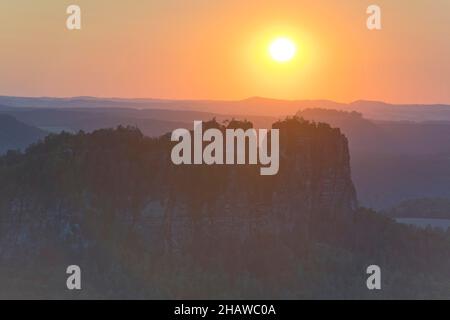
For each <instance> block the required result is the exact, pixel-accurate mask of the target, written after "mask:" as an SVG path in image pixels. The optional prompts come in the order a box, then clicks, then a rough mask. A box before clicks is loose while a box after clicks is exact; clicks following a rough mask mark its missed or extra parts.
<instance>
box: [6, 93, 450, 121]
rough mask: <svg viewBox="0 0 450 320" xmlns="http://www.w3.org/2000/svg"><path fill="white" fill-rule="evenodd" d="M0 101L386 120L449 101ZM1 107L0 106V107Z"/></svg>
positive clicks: (438, 109)
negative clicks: (323, 112) (344, 114)
mask: <svg viewBox="0 0 450 320" xmlns="http://www.w3.org/2000/svg"><path fill="white" fill-rule="evenodd" d="M0 105H5V106H10V107H21V108H23V107H38V108H73V107H77V108H81V107H85V108H135V109H163V110H185V111H188V110H191V111H192V110H195V111H202V112H212V113H218V114H226V115H249V116H270V117H284V116H286V115H292V114H295V113H296V112H297V111H298V110H304V109H308V108H323V109H336V110H344V111H357V112H360V113H361V114H362V115H363V116H364V117H365V118H368V119H374V120H389V121H403V120H406V121H450V105H445V104H434V105H427V104H422V105H419V104H417V105H415V104H411V105H396V104H389V103H384V102H379V101H365V100H358V101H354V102H352V103H339V102H334V101H329V100H277V99H268V98H261V97H252V98H248V99H244V100H237V101H220V100H218V101H214V100H164V99H119V98H95V97H73V98H28V97H8V96H0ZM0 110H1V109H0Z"/></svg>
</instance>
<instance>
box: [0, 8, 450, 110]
mask: <svg viewBox="0 0 450 320" xmlns="http://www.w3.org/2000/svg"><path fill="white" fill-rule="evenodd" d="M73 3H74V1H66V0H59V1H54V0H40V1H35V0H2V1H1V2H0V23H1V28H0V43H1V46H0V94H2V95H20V96H79V95H89V96H103V97H105V96H115V97H154V98H173V99H227V100H228V99H242V98H246V97H250V96H264V97H271V98H282V99H331V100H336V101H341V102H348V101H353V100H357V99H372V100H384V101H388V102H394V103H438V102H441V103H450V90H448V88H449V84H450V19H449V13H450V1H448V0H433V1H427V0H396V1H386V0H377V1H364V0H347V1H335V0H317V1H302V0H265V1H241V0H239V1H238V0H226V1H225V0H217V1H210V0H192V1H184V0H183V1H182V0H165V1H161V0H158V1H152V0H149V1H141V0H129V1H110V0H96V1H92V0H77V1H76V3H77V4H78V5H79V6H80V7H81V10H82V30H80V31H68V30H67V29H66V28H65V20H66V17H67V15H66V12H65V11H66V8H67V6H68V5H70V4H73ZM373 3H377V4H378V5H379V6H380V7H381V9H382V30H380V31H369V30H368V29H367V28H366V19H367V16H368V15H367V14H366V9H367V6H368V5H370V4H373ZM277 40H278V42H277Z"/></svg>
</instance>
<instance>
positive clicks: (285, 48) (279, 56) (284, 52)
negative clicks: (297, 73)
mask: <svg viewBox="0 0 450 320" xmlns="http://www.w3.org/2000/svg"><path fill="white" fill-rule="evenodd" d="M296 52H297V47H296V46H295V43H294V42H293V41H292V40H290V39H289V38H277V39H275V40H274V41H272V43H271V44H270V46H269V53H270V56H271V57H272V59H273V60H275V61H277V62H288V61H290V60H292V59H293V58H294V57H295V53H296Z"/></svg>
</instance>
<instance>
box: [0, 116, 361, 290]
mask: <svg viewBox="0 0 450 320" xmlns="http://www.w3.org/2000/svg"><path fill="white" fill-rule="evenodd" d="M214 125H218V124H217V123H215V124H214ZM273 127H274V128H278V129H280V171H279V173H278V174H277V175H276V176H261V175H260V174H259V167H256V166H250V165H240V166H223V165H214V166H204V165H197V166H174V165H173V164H172V163H171V161H170V150H171V146H172V143H171V142H170V141H169V137H168V136H163V137H161V138H159V139H150V138H145V137H143V136H142V134H141V133H140V132H139V131H138V130H136V129H132V128H120V127H119V128H118V129H116V130H100V131H96V132H94V133H92V134H84V133H79V134H77V135H69V134H60V135H51V136H49V137H47V138H46V140H45V142H44V143H42V144H38V145H36V146H34V147H32V148H30V149H29V150H28V151H27V153H26V154H22V155H18V154H11V155H8V156H5V157H3V158H0V180H1V181H2V184H1V186H0V217H1V225H0V261H1V265H2V266H4V267H2V269H0V279H1V280H2V282H3V280H4V281H6V282H4V283H9V284H10V286H11V290H13V291H12V292H14V294H15V295H16V296H19V297H23V296H27V294H26V293H25V292H28V294H29V295H30V296H31V297H45V296H52V297H53V296H57V297H58V296H60V295H61V294H64V293H61V289H57V288H60V287H61V286H63V285H64V283H65V282H61V281H63V280H62V278H63V277H64V276H65V274H64V273H63V274H60V273H61V270H62V269H64V268H65V265H66V264H67V265H68V264H79V265H82V266H83V267H84V268H85V269H87V270H90V272H91V276H88V279H89V282H88V283H89V284H88V288H87V289H86V290H85V291H84V292H85V293H84V294H85V295H86V296H85V297H105V296H108V294H110V293H111V290H113V291H114V293H115V295H112V296H114V297H118V296H121V294H123V297H179V296H180V295H181V293H179V292H183V294H184V296H185V297H191V298H192V297H197V294H199V292H203V291H202V290H203V289H204V288H202V289H198V290H196V289H190V290H192V291H189V290H187V289H186V288H183V289H180V290H178V291H177V290H175V289H173V290H174V292H175V293H174V292H169V293H168V292H161V291H157V290H163V289H161V288H165V286H163V285H161V284H160V285H159V286H157V285H155V283H154V281H157V280H155V278H153V277H154V276H155V275H157V277H163V274H162V273H164V272H169V271H167V270H172V271H173V268H174V265H177V262H174V261H178V262H179V261H182V263H183V264H184V263H187V262H186V261H190V260H191V259H194V260H195V261H197V262H198V261H200V262H199V263H201V262H202V261H203V262H204V264H201V266H202V268H204V270H207V271H205V272H206V273H208V272H209V273H211V274H213V273H214V272H215V270H216V269H217V270H219V269H220V270H222V271H223V270H225V271H223V272H222V273H221V274H223V273H225V274H230V273H231V274H233V272H232V270H235V269H233V268H238V266H240V267H239V268H240V269H239V270H243V269H245V270H248V266H243V265H242V264H243V263H250V262H249V261H248V260H246V259H245V258H244V257H245V256H249V255H250V254H251V252H252V250H253V249H252V248H261V247H264V246H266V245H268V246H271V244H272V243H273V242H274V241H279V242H283V243H285V244H286V245H287V246H288V247H289V248H290V249H289V250H291V251H295V252H297V251H298V252H300V251H301V248H302V247H304V245H305V244H307V243H309V242H311V241H313V240H314V241H316V240H321V239H324V238H326V237H327V235H329V234H332V233H333V230H334V228H335V227H336V226H337V225H339V224H341V223H345V222H346V221H349V220H351V219H352V217H353V215H354V214H355V210H356V207H357V200H356V193H355V189H354V186H353V183H352V181H351V175H350V165H349V151H348V144H347V139H346V138H345V137H344V136H343V135H342V134H341V133H340V131H339V130H338V129H332V128H330V127H329V126H327V125H322V124H318V125H316V124H313V123H309V122H305V121H303V120H300V119H297V118H294V119H289V120H285V121H282V122H278V123H275V124H274V125H273ZM220 252H233V254H231V255H225V254H219V253H220ZM285 256H288V255H282V256H280V259H285ZM174 257H178V258H174ZM180 257H183V258H182V260H176V259H181V258H180ZM211 257H215V258H211ZM225 257H226V258H225ZM166 259H168V260H166ZM174 259H175V260H174ZM227 259H228V260H227ZM229 260H234V261H229ZM162 261H164V263H163V262H162ZM245 261H246V262H245ZM280 263H281V264H283V263H287V262H286V261H285V262H283V260H279V261H278V262H277V264H280ZM161 265H164V267H162V266H161ZM268 266H270V268H272V264H270V263H268ZM246 268H247V269H246ZM49 270H52V271H49ZM161 270H162V271H161ZM236 270H237V269H236ZM236 270H235V272H237V271H236ZM36 272H40V273H39V274H40V275H41V276H42V275H43V274H44V275H47V276H48V277H49V278H48V279H47V278H44V280H46V281H47V282H45V284H41V285H42V287H38V288H36V286H31V289H30V287H29V286H28V287H27V285H25V284H23V283H22V282H25V283H28V282H26V281H27V279H30V278H33V277H34V276H35V273H36ZM49 272H50V273H51V272H56V273H57V274H60V275H59V277H53V276H49V275H48V274H49ZM173 272H175V273H176V271H173ZM274 272H275V271H274ZM149 273H151V274H152V276H150V275H149ZM33 274H34V276H33ZM88 274H89V273H88ZM166 276H168V277H173V276H174V275H173V274H169V273H168V274H166ZM192 276H193V275H192V274H191V273H188V274H187V275H186V277H192ZM108 277H113V278H114V279H116V280H115V281H117V283H120V289H117V287H114V286H113V285H112V284H111V283H107V284H105V283H104V282H103V281H107V280H105V279H106V278H108ZM11 279H13V280H11ZM49 279H51V280H49ZM143 279H146V280H145V281H144V280H143ZM158 279H159V278H158ZM41 280H42V279H41ZM44 280H42V281H44ZM134 281H137V283H135V282H134ZM142 281H144V282H146V281H147V282H148V283H153V285H152V287H153V289H152V290H150V289H148V288H147V287H145V286H144V287H145V288H144V289H143V284H142ZM152 281H153V282H152ZM205 281H206V280H205ZM49 282H50V284H49ZM17 283H21V285H23V286H25V287H26V289H22V290H19V289H17V288H21V287H20V286H18V285H17ZM177 283H178V282H177ZM25 287H24V288H25ZM155 287H157V288H159V289H155ZM44 288H48V289H44ZM112 288H114V289H112ZM185 289H186V290H185ZM14 290H16V291H14ZM155 290H156V291H155ZM230 290H231V289H230ZM163 291H164V290H163ZM14 294H13V295H14Z"/></svg>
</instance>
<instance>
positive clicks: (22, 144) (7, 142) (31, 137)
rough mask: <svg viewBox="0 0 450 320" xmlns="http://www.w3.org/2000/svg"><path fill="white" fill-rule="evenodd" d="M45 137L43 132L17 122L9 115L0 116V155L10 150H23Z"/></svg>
mask: <svg viewBox="0 0 450 320" xmlns="http://www.w3.org/2000/svg"><path fill="white" fill-rule="evenodd" d="M46 135H47V132H45V131H44V130H40V129H38V128H35V127H33V126H30V125H27V124H25V123H23V122H20V121H17V120H16V119H15V118H14V117H12V116H10V115H6V114H0V154H2V153H5V152H6V151H8V150H11V149H14V150H15V149H24V148H26V147H27V146H29V145H30V144H32V143H33V142H37V141H38V140H39V139H42V138H44V137H45V136H46Z"/></svg>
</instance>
